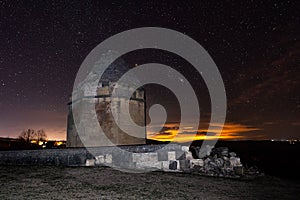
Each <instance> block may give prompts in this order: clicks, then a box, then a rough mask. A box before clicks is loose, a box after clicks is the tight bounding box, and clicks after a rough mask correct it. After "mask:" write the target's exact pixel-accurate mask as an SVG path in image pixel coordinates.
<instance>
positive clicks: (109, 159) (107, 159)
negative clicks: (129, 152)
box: [104, 154, 112, 164]
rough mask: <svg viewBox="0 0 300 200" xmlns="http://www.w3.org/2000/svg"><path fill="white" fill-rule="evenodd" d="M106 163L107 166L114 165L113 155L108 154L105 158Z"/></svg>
mask: <svg viewBox="0 0 300 200" xmlns="http://www.w3.org/2000/svg"><path fill="white" fill-rule="evenodd" d="M104 162H105V163H106V164H111V163H112V155H111V154H106V155H105V157H104Z"/></svg>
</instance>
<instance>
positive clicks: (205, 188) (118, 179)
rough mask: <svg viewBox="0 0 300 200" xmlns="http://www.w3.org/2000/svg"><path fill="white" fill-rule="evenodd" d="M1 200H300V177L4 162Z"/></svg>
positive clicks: (0, 168)
mask: <svg viewBox="0 0 300 200" xmlns="http://www.w3.org/2000/svg"><path fill="white" fill-rule="evenodd" d="M0 183H1V186H0V199H172V200H174V199H273V200H274V199H298V198H297V196H298V197H299V192H300V181H298V180H282V179H279V178H274V177H268V176H265V177H260V178H258V179H256V180H251V181H241V180H230V179H222V178H213V177H203V176H199V175H191V174H179V173H164V172H151V173H143V174H132V173H125V172H120V171H117V170H114V169H111V168H94V167H54V166H46V167H45V166H0Z"/></svg>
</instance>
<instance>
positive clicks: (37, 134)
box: [19, 129, 47, 143]
mask: <svg viewBox="0 0 300 200" xmlns="http://www.w3.org/2000/svg"><path fill="white" fill-rule="evenodd" d="M19 139H20V140H21V141H24V142H26V143H30V141H32V140H36V141H37V142H39V141H45V140H46V139H47V135H46V133H45V131H44V130H43V129H40V130H38V131H35V130H34V129H26V130H23V131H22V132H21V134H20V136H19Z"/></svg>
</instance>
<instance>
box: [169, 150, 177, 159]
mask: <svg viewBox="0 0 300 200" xmlns="http://www.w3.org/2000/svg"><path fill="white" fill-rule="evenodd" d="M168 160H176V152H175V151H169V152H168Z"/></svg>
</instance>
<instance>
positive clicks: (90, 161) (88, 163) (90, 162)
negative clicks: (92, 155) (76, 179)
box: [85, 159, 95, 166]
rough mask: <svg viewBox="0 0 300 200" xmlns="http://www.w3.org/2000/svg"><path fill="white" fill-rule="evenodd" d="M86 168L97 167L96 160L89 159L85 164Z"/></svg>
mask: <svg viewBox="0 0 300 200" xmlns="http://www.w3.org/2000/svg"><path fill="white" fill-rule="evenodd" d="M85 166H95V160H94V159H87V160H86V162H85Z"/></svg>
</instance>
